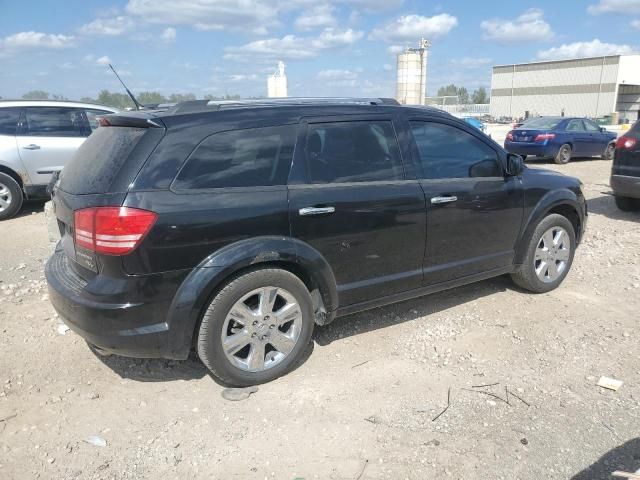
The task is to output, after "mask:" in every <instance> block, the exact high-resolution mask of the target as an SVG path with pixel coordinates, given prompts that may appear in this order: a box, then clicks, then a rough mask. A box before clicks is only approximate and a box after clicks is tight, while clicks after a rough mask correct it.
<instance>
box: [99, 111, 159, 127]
mask: <svg viewBox="0 0 640 480" xmlns="http://www.w3.org/2000/svg"><path fill="white" fill-rule="evenodd" d="M98 123H99V125H100V126H101V127H134V128H166V127H165V125H164V123H163V122H162V120H160V119H159V118H157V117H153V118H150V116H149V115H148V114H144V113H143V114H135V113H132V114H130V115H123V114H119V113H114V114H111V115H104V116H101V117H99V118H98Z"/></svg>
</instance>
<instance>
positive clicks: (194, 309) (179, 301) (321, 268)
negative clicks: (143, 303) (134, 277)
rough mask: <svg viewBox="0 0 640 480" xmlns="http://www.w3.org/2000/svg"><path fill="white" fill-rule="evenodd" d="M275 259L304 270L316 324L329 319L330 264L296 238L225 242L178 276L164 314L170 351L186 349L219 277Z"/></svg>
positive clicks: (332, 300) (334, 300)
mask: <svg viewBox="0 0 640 480" xmlns="http://www.w3.org/2000/svg"><path fill="white" fill-rule="evenodd" d="M268 263H276V264H278V263H279V264H281V265H283V266H285V268H286V267H287V266H289V267H290V268H293V271H294V273H295V272H296V271H298V272H301V273H303V274H304V276H305V277H306V278H303V281H307V282H310V283H311V290H312V292H313V291H314V290H318V293H319V295H320V299H321V300H322V302H321V303H322V305H318V306H317V307H320V309H321V310H320V311H317V312H316V323H319V324H326V323H329V322H330V321H332V320H333V318H335V313H336V310H337V309H338V292H337V289H336V281H335V277H334V275H333V271H332V270H331V267H330V266H329V264H328V263H327V261H326V260H325V259H324V257H322V255H321V254H320V253H319V252H318V251H317V250H315V249H314V248H312V247H311V246H309V245H307V244H306V243H304V242H301V241H300V240H296V239H293V238H290V237H277V236H264V237H255V238H250V239H246V240H241V241H239V242H236V243H233V244H231V245H227V246H226V247H224V248H221V249H220V250H217V251H216V252H214V253H212V254H211V255H209V256H208V257H207V258H205V259H204V260H203V261H202V262H201V263H200V264H199V265H198V266H197V267H196V268H194V269H193V270H192V271H191V273H189V275H188V276H187V278H186V279H185V280H184V282H183V283H182V285H181V286H180V288H179V289H178V291H177V292H176V295H175V297H174V299H173V302H172V303H171V307H170V308H169V312H168V314H167V324H168V327H169V330H170V331H171V335H169V341H170V350H171V351H172V352H174V353H176V354H177V355H178V356H179V357H183V358H186V357H187V356H188V354H189V351H190V349H191V345H192V340H193V336H194V333H195V332H194V330H195V327H196V324H197V322H198V320H199V318H200V315H201V313H202V311H203V309H204V308H205V307H206V305H207V302H208V300H209V299H210V297H211V295H212V294H213V293H214V292H215V290H216V289H217V288H218V287H219V286H220V285H221V284H222V282H223V281H224V280H226V279H227V278H229V277H230V276H231V275H233V274H234V273H235V272H238V271H240V270H242V269H245V268H248V267H252V266H259V265H260V264H268Z"/></svg>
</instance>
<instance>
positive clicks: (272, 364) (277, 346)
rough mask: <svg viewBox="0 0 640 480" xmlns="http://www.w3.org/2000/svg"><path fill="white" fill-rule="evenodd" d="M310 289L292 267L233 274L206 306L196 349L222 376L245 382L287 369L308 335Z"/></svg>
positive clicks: (311, 319)
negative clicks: (294, 273)
mask: <svg viewBox="0 0 640 480" xmlns="http://www.w3.org/2000/svg"><path fill="white" fill-rule="evenodd" d="M313 326H314V317H313V304H312V301H311V295H310V294H309V290H308V289H307V287H306V286H305V284H304V283H303V282H302V281H301V280H300V279H299V278H298V277H296V276H295V275H293V274H292V273H290V272H288V271H286V270H281V269H274V268H263V269H258V270H253V271H250V272H247V273H244V274H241V275H239V276H237V277H235V278H233V279H232V280H231V281H229V283H227V284H226V285H225V286H224V287H223V288H222V290H220V291H219V292H218V293H217V294H216V295H215V297H214V298H213V300H212V301H211V303H210V304H209V306H208V308H207V309H206V311H205V313H204V315H203V317H202V322H201V324H200V330H199V333H198V343H197V351H198V355H199V356H200V359H201V360H202V362H203V363H204V364H205V365H206V367H207V368H208V369H209V370H211V372H212V373H213V375H215V376H216V377H217V378H219V379H220V380H221V381H222V382H224V383H226V384H228V385H232V386H237V387H245V386H249V385H256V384H260V383H265V382H269V381H271V380H274V379H276V378H278V377H280V376H281V375H284V374H285V373H287V372H288V371H289V370H291V369H292V368H293V367H294V366H295V365H296V363H297V362H298V361H299V360H300V358H301V357H302V355H303V354H304V351H305V348H306V347H307V345H308V344H309V342H310V340H311V334H312V333H313Z"/></svg>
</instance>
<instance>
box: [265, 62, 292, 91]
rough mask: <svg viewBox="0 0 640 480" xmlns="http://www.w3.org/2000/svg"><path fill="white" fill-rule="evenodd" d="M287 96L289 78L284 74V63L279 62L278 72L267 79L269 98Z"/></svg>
mask: <svg viewBox="0 0 640 480" xmlns="http://www.w3.org/2000/svg"><path fill="white" fill-rule="evenodd" d="M286 96H287V76H286V75H285V74H284V63H283V62H282V61H280V62H278V70H276V71H275V72H274V73H273V75H271V76H269V78H267V97H269V98H283V97H286Z"/></svg>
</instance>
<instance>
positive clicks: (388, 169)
mask: <svg viewBox="0 0 640 480" xmlns="http://www.w3.org/2000/svg"><path fill="white" fill-rule="evenodd" d="M306 160H307V177H308V180H309V182H310V183H340V182H373V181H378V180H402V179H403V178H404V171H403V169H402V160H401V158H400V149H399V147H398V141H397V140H396V136H395V132H394V130H393V126H392V125H391V122H388V121H375V122H373V121H372V122H367V121H363V122H356V121H354V122H336V123H316V124H311V125H309V130H308V135H307V144H306Z"/></svg>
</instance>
